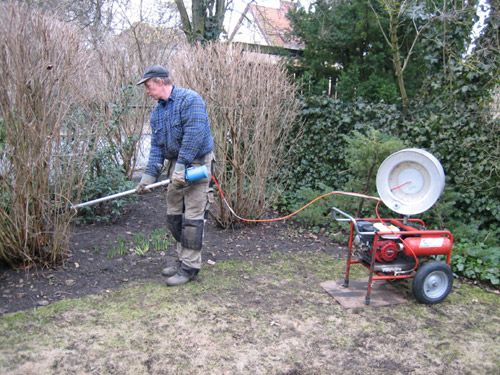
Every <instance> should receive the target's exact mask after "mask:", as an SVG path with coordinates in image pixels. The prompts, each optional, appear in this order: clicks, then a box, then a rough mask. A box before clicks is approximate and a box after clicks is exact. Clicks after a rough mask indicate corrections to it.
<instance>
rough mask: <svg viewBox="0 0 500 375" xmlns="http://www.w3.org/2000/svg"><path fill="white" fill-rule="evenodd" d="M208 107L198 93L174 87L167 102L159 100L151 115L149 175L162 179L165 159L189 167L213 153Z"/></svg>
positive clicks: (146, 172) (146, 171) (147, 170)
mask: <svg viewBox="0 0 500 375" xmlns="http://www.w3.org/2000/svg"><path fill="white" fill-rule="evenodd" d="M213 148H214V140H213V137H212V134H211V131H210V122H209V120H208V114H207V110H206V108H205V103H204V102H203V99H202V98H201V96H200V95H198V94H197V93H196V92H194V91H192V90H188V89H184V88H180V87H175V86H174V87H173V89H172V93H171V94H170V97H169V98H168V99H167V100H159V101H158V104H157V105H156V107H155V109H154V110H153V112H152V113H151V150H150V151H149V160H148V165H147V167H146V170H145V174H147V175H150V176H153V177H155V178H158V176H159V175H160V173H161V169H162V167H163V162H164V161H165V159H177V162H178V163H181V164H184V165H185V166H186V167H189V166H190V164H191V163H192V161H193V160H194V159H198V158H200V157H202V156H204V155H206V154H208V153H209V152H211V151H213Z"/></svg>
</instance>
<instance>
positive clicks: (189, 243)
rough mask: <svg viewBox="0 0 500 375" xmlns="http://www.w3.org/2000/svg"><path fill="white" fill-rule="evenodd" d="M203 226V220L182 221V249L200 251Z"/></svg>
mask: <svg viewBox="0 0 500 375" xmlns="http://www.w3.org/2000/svg"><path fill="white" fill-rule="evenodd" d="M203 224H204V220H203V219H202V220H188V219H184V221H183V223H182V236H181V244H182V247H185V248H187V249H191V250H201V245H202V241H203Z"/></svg>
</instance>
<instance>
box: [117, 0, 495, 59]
mask: <svg viewBox="0 0 500 375" xmlns="http://www.w3.org/2000/svg"><path fill="white" fill-rule="evenodd" d="M140 1H141V0H131V2H130V3H131V4H130V6H129V7H128V9H125V10H123V11H124V13H125V14H126V17H127V18H128V19H129V21H131V22H132V23H133V22H136V21H138V20H139V4H140ZM164 1H167V0H164ZM171 1H172V2H173V1H174V0H171ZM184 1H185V4H186V8H188V9H189V8H190V7H191V0H184ZM230 1H231V0H230ZM249 1H250V0H232V10H231V11H229V12H227V13H226V15H225V22H224V26H225V28H226V31H227V32H228V34H229V33H230V32H231V31H232V28H233V27H234V26H235V25H236V23H237V22H238V20H239V18H240V16H241V13H242V12H243V10H244V9H245V6H246V4H248V2H249ZM295 1H299V2H300V4H301V5H302V6H303V7H304V8H306V9H308V8H309V5H310V4H311V3H312V2H313V1H314V0H295ZM142 2H143V12H144V15H145V16H146V17H148V16H149V17H152V16H154V12H155V10H154V7H153V5H154V4H155V3H156V2H157V0H142ZM255 3H256V4H258V5H263V6H267V7H272V8H279V4H280V0H255ZM490 11H491V7H490V5H489V1H488V0H480V1H479V5H478V7H477V14H478V16H479V21H478V22H476V24H475V25H474V28H473V32H472V35H471V43H470V44H469V47H468V50H467V53H466V55H468V54H470V53H471V52H472V50H473V49H474V46H475V43H474V40H475V39H477V38H478V37H479V35H480V33H481V31H482V30H483V28H484V26H485V25H484V20H485V19H486V16H487V15H488V13H489V12H490Z"/></svg>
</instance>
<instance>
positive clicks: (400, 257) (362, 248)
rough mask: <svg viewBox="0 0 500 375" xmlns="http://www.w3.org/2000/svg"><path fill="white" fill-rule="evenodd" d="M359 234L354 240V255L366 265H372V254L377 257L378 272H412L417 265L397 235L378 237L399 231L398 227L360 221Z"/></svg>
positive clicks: (375, 267)
mask: <svg viewBox="0 0 500 375" xmlns="http://www.w3.org/2000/svg"><path fill="white" fill-rule="evenodd" d="M356 224H357V226H358V232H357V233H356V236H355V238H354V242H353V248H354V254H355V255H356V256H357V257H358V259H359V260H360V261H362V262H364V263H366V264H371V260H372V254H374V257H375V265H374V269H375V271H376V272H383V273H391V274H400V273H406V272H411V270H412V269H413V267H414V265H415V260H414V258H413V257H409V256H407V255H406V254H405V252H404V251H403V250H404V245H403V243H402V242H401V240H400V239H399V237H398V236H397V235H384V236H380V237H379V236H377V238H376V239H375V233H377V232H380V231H383V232H387V231H391V230H393V231H399V229H398V228H396V227H393V228H391V227H387V226H384V225H383V224H380V223H372V222H368V221H358V222H357V223H356Z"/></svg>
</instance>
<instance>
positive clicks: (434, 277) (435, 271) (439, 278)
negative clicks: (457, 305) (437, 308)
mask: <svg viewBox="0 0 500 375" xmlns="http://www.w3.org/2000/svg"><path fill="white" fill-rule="evenodd" d="M452 285H453V273H452V272H451V268H450V266H449V265H447V264H446V263H444V262H438V261H430V262H427V263H424V264H423V265H421V266H420V267H419V268H418V270H417V274H416V275H415V278H414V279H413V295H414V296H415V298H416V299H417V301H418V302H420V303H425V304H428V305H430V304H434V303H439V302H441V301H442V300H444V299H445V298H446V296H447V295H448V294H449V293H450V291H451V287H452Z"/></svg>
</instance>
